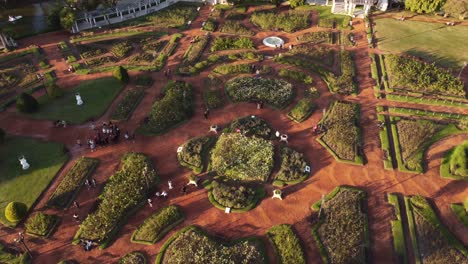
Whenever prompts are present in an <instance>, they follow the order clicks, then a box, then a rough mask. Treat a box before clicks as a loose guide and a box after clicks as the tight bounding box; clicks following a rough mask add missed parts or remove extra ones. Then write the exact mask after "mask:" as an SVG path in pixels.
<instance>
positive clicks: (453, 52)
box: [375, 18, 468, 70]
mask: <svg viewBox="0 0 468 264" xmlns="http://www.w3.org/2000/svg"><path fill="white" fill-rule="evenodd" d="M375 23H376V24H377V27H376V37H377V40H378V44H377V45H378V48H379V49H381V50H384V51H389V52H392V53H400V52H403V53H407V54H410V55H414V56H418V57H422V58H424V59H425V60H426V61H428V62H436V64H438V65H441V66H444V67H453V68H456V69H457V70H460V69H461V67H462V66H463V62H464V61H468V52H466V43H468V27H464V26H454V27H447V26H445V25H444V24H442V23H428V22H418V21H397V20H396V19H393V18H382V19H376V20H375Z"/></svg>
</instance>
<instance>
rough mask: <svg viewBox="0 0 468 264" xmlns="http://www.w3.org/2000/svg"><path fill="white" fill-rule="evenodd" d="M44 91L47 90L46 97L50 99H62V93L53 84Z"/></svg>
mask: <svg viewBox="0 0 468 264" xmlns="http://www.w3.org/2000/svg"><path fill="white" fill-rule="evenodd" d="M46 89H47V95H48V96H49V97H50V98H58V97H62V96H63V94H64V91H63V90H62V89H61V88H60V87H59V86H58V85H57V84H55V83H52V84H50V85H47V87H46Z"/></svg>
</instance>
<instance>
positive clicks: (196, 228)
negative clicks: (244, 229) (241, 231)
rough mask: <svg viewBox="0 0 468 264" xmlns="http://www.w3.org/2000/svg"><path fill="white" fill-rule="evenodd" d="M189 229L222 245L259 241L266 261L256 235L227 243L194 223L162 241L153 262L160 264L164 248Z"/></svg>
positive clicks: (263, 248)
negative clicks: (162, 243)
mask: <svg viewBox="0 0 468 264" xmlns="http://www.w3.org/2000/svg"><path fill="white" fill-rule="evenodd" d="M189 230H193V231H195V232H197V233H199V234H202V235H204V236H207V237H209V238H210V239H212V240H215V241H217V242H219V243H221V244H223V245H227V246H229V245H235V244H237V243H241V242H243V241H257V242H259V243H258V246H259V247H258V250H259V252H260V253H261V254H262V255H263V257H264V259H265V264H267V263H268V256H267V254H266V252H265V247H264V245H263V242H262V241H261V240H259V239H258V238H257V237H254V236H252V237H245V238H240V239H236V240H233V241H230V242H229V243H226V242H225V241H222V240H220V239H217V238H215V237H212V236H209V235H208V233H206V232H205V231H204V230H202V229H200V228H199V227H197V226H194V225H191V226H186V227H184V228H182V229H181V230H179V231H178V232H177V233H175V234H174V235H173V236H172V237H170V238H169V239H168V240H166V242H165V243H164V245H162V247H161V249H160V250H159V253H158V255H157V256H156V261H155V262H154V263H155V264H162V263H163V259H164V254H165V253H166V250H167V248H168V247H169V246H170V245H171V244H172V242H174V240H176V239H177V238H178V237H179V236H180V235H181V234H182V233H185V232H187V231H189Z"/></svg>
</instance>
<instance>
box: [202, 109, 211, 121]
mask: <svg viewBox="0 0 468 264" xmlns="http://www.w3.org/2000/svg"><path fill="white" fill-rule="evenodd" d="M209 114H210V109H209V108H206V110H205V112H204V113H203V116H204V117H205V119H208V115H209Z"/></svg>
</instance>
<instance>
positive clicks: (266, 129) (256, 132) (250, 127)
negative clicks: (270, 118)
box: [224, 116, 273, 139]
mask: <svg viewBox="0 0 468 264" xmlns="http://www.w3.org/2000/svg"><path fill="white" fill-rule="evenodd" d="M224 131H225V132H238V133H242V134H243V135H245V136H256V137H261V138H264V139H270V138H271V137H272V136H273V130H272V129H271V127H270V125H269V124H268V123H267V121H265V120H264V119H262V118H260V117H257V116H254V117H252V116H245V117H241V118H238V119H236V120H234V121H232V122H231V123H230V124H229V125H228V126H227V127H226V128H225V130H224Z"/></svg>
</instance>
